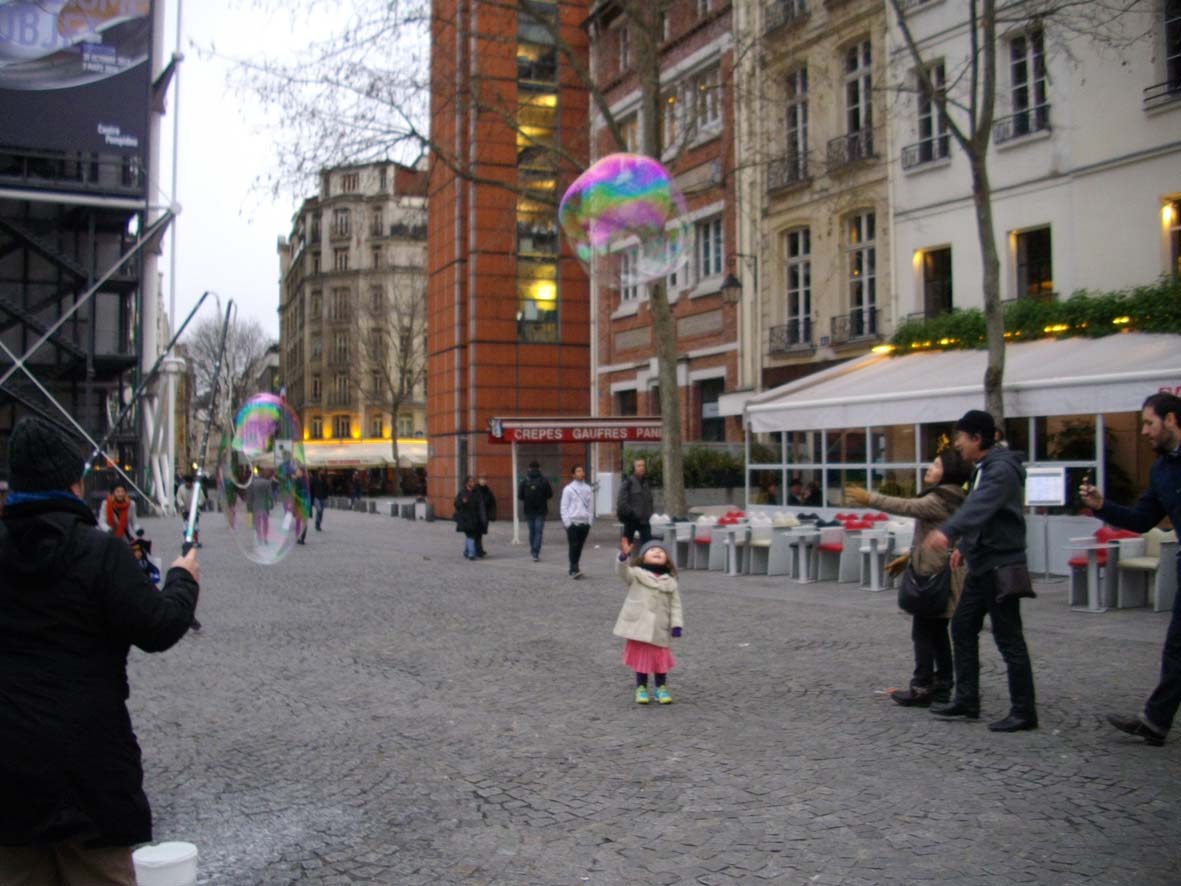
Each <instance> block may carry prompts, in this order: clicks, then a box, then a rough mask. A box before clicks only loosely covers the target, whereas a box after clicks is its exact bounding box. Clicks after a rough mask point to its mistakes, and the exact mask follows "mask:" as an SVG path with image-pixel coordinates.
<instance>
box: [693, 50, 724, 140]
mask: <svg viewBox="0 0 1181 886" xmlns="http://www.w3.org/2000/svg"><path fill="white" fill-rule="evenodd" d="M720 78H721V70H720V69H719V68H718V66H717V65H713V66H712V67H710V68H707V69H706V70H704V71H702V72H701V73H699V74H695V75H694V76H693V77H692V79H690V81H689V91H690V95H689V96H688V103H689V107H688V108H687V111H688V112H689V113H690V114H692V119H691V120H689V121H687V125H688V126H690V127H692V128H693V129H694V131H696V132H704V131H707V130H711V129H714V128H716V127H718V126H721V124H722V94H721V89H720V88H719V81H720Z"/></svg>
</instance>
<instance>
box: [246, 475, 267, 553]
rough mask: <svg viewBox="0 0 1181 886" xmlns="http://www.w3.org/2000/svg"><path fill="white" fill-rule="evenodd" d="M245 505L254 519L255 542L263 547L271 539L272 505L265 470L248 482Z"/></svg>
mask: <svg viewBox="0 0 1181 886" xmlns="http://www.w3.org/2000/svg"><path fill="white" fill-rule="evenodd" d="M246 504H247V507H248V508H249V510H250V513H251V514H252V515H253V519H254V538H255V541H256V542H258V544H260V545H265V544H267V543H268V542H269V541H270V538H271V507H272V506H273V505H274V490H273V489H272V487H271V478H270V476H269V474H268V473H267V469H266V468H263V469H262V470H260V471H259V472H258V473H257V474H255V475H254V477H253V478H252V479H251V480H250V485H249V486H248V487H247V488H246Z"/></svg>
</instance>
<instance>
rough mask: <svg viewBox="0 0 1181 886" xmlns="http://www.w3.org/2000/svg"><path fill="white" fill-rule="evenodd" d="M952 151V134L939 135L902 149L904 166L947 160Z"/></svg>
mask: <svg viewBox="0 0 1181 886" xmlns="http://www.w3.org/2000/svg"><path fill="white" fill-rule="evenodd" d="M950 153H951V136H949V135H946V134H945V135H937V136H934V137H932V138H925V139H923V140H922V141H921V142H916V143H915V144H913V145H907V146H906V147H905V148H903V149H902V168H903V169H913V168H914V167H916V166H922V165H923V164H924V163H934V162H935V161H936V160H946V159H947V157H948V156H949V155H950Z"/></svg>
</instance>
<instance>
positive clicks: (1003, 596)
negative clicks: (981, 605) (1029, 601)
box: [996, 563, 1037, 603]
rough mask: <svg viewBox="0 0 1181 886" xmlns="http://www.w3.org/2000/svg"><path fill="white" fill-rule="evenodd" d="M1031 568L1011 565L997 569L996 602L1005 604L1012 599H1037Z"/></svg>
mask: <svg viewBox="0 0 1181 886" xmlns="http://www.w3.org/2000/svg"><path fill="white" fill-rule="evenodd" d="M1036 596H1037V594H1035V593H1034V591H1033V582H1032V581H1031V580H1030V578H1029V568H1028V567H1027V566H1026V565H1025V564H1024V563H1010V564H1009V565H1008V566H998V567H997V568H996V601H997V602H998V603H1003V602H1004V601H1005V600H1007V599H1009V598H1010V597H1016V598H1017V599H1018V600H1020V599H1021V598H1022V597H1036Z"/></svg>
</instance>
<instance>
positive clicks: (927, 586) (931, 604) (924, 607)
mask: <svg viewBox="0 0 1181 886" xmlns="http://www.w3.org/2000/svg"><path fill="white" fill-rule="evenodd" d="M950 601H951V567H950V566H944V567H943V568H942V569H940V570H939V571H938V572H936V573H935V574H934V575H919V574H918V573H917V572H915V571H914V564H913V563H907V564H906V569H905V570H903V572H902V581H901V582H900V583H899V585H898V608H899V609H901V610H902V611H903V612H909V613H910V614H911V615H919V616H924V617H926V618H939V617H941V616H942V615H943V614H944V613H945V612H947V604H948V603H949V602H950Z"/></svg>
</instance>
